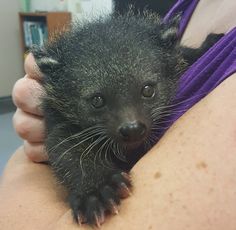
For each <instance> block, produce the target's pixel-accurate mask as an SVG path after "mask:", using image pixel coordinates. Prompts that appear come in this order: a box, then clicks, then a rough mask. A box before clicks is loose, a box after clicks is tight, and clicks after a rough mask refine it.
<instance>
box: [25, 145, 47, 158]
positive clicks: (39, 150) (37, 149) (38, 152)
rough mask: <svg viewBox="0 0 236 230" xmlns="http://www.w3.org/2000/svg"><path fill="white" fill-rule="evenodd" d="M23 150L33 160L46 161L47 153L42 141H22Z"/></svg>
mask: <svg viewBox="0 0 236 230" xmlns="http://www.w3.org/2000/svg"><path fill="white" fill-rule="evenodd" d="M24 151H25V153H26V155H27V157H28V158H29V159H30V160H31V161H33V162H45V161H48V155H47V153H46V151H45V147H44V145H43V143H31V142H28V141H25V142H24Z"/></svg>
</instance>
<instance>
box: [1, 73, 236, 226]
mask: <svg viewBox="0 0 236 230" xmlns="http://www.w3.org/2000/svg"><path fill="white" fill-rule="evenodd" d="M235 98H236V74H235V75H233V76H231V77H230V78H228V79H227V80H226V81H224V82H223V83H222V84H221V85H220V86H218V87H217V88H216V89H215V90H214V91H213V92H212V93H211V94H209V95H208V96H207V97H206V98H205V99H203V100H202V101H200V102H199V103H198V104H197V105H195V106H194V107H193V108H192V109H190V110H189V111H188V112H187V113H186V114H185V115H184V116H183V117H181V118H180V119H179V120H178V121H177V122H176V123H175V124H174V125H173V126H172V127H171V128H170V129H169V131H168V132H167V133H166V135H165V136H164V137H163V138H162V139H161V141H160V142H159V143H158V144H157V145H156V146H154V148H153V149H152V150H151V151H150V152H149V153H147V154H146V155H145V156H144V158H142V159H141V160H140V161H139V162H138V163H137V165H135V167H134V168H133V170H132V176H133V183H134V191H133V195H132V196H131V197H130V198H128V199H126V200H123V201H122V204H121V206H120V213H119V214H118V215H117V216H112V218H110V217H109V218H107V221H106V222H105V223H104V225H103V226H102V228H101V229H105V230H106V229H108V230H111V229H113V230H116V229H119V230H120V229H130V230H131V229H134V230H138V229H140V230H145V229H158V230H169V229H171V230H184V229H188V230H222V229H227V230H235V226H236V101H235ZM61 191H62V190H61V189H60V188H59V187H57V186H56V185H55V180H54V179H53V177H52V174H51V171H50V169H49V167H48V166H46V165H43V164H34V163H32V162H30V161H29V160H28V159H27V158H26V156H25V154H24V151H23V149H22V148H20V149H18V150H17V152H16V153H15V154H14V155H13V157H12V158H11V160H10V161H9V163H8V165H7V168H6V170H5V173H4V175H3V179H2V182H1V189H0V204H1V209H0V223H1V229H2V230H5V229H12V230H15V229H36V230H38V229H39V230H40V229H44V230H45V229H55V230H60V229H63V230H67V229H68V230H72V229H90V228H89V227H87V226H86V225H83V226H82V227H81V228H79V227H78V226H77V225H76V224H75V223H73V220H72V216H71V212H70V210H69V208H68V207H67V206H66V204H65V203H64V196H63V193H62V192H61Z"/></svg>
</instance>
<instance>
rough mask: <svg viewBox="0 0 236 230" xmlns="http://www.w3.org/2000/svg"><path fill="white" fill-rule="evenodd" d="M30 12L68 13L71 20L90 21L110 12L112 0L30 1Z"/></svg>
mask: <svg viewBox="0 0 236 230" xmlns="http://www.w3.org/2000/svg"><path fill="white" fill-rule="evenodd" d="M31 10H32V11H58V10H59V11H63V10H64V11H66V10H68V11H70V12H72V13H73V18H74V19H76V18H78V19H84V18H85V19H86V20H89V19H92V18H93V17H96V16H98V15H101V14H107V13H110V12H111V11H112V0H50V1H49V0H31Z"/></svg>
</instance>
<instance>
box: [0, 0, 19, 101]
mask: <svg viewBox="0 0 236 230" xmlns="http://www.w3.org/2000/svg"><path fill="white" fill-rule="evenodd" d="M19 11H20V1H19V0H10V1H8V0H0V97H4V96H10V95H11V91H12V87H13V85H14V83H15V81H16V80H17V79H19V78H20V77H22V76H23V64H22V56H21V48H20V32H19V20H18V12H19Z"/></svg>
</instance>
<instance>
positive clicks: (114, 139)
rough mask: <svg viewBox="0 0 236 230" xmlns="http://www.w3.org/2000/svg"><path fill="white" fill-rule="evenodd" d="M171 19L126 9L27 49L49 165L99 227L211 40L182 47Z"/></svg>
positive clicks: (80, 215)
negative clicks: (37, 85)
mask: <svg viewBox="0 0 236 230" xmlns="http://www.w3.org/2000/svg"><path fill="white" fill-rule="evenodd" d="M177 23H178V20H177V18H175V19H174V20H172V21H170V22H169V23H168V24H163V23H162V22H161V20H160V18H159V17H158V16H157V15H156V14H151V13H145V14H144V15H142V16H141V15H134V14H132V12H129V13H127V14H126V15H124V16H118V17H117V16H109V17H105V18H100V19H98V20H95V21H93V22H91V23H87V24H85V25H83V26H79V25H75V27H74V28H73V29H72V30H71V31H69V32H67V33H64V34H63V35H61V36H60V37H59V38H58V39H57V40H56V41H54V42H51V43H49V44H48V45H46V46H45V47H44V48H35V49H33V54H34V56H35V58H36V62H37V64H38V65H39V67H40V69H41V71H42V73H43V74H44V77H43V82H42V84H43V86H44V89H45V92H46V94H45V96H44V98H43V103H42V105H43V109H44V115H45V122H46V129H47V132H46V149H47V152H48V155H49V162H50V164H51V167H52V169H53V171H54V173H55V175H56V177H57V178H58V180H59V182H61V183H62V184H63V185H64V186H65V187H66V189H67V191H68V200H69V204H70V207H71V209H72V211H73V216H74V219H75V220H76V221H77V222H79V223H81V222H84V221H86V222H88V223H89V224H91V225H98V226H99V225H100V224H101V223H102V222H103V221H104V213H106V212H111V213H116V212H117V205H118V204H120V199H121V198H122V196H127V195H128V193H129V188H130V187H131V181H130V178H129V175H128V172H129V169H130V168H131V167H132V166H133V164H134V162H135V161H137V160H138V159H139V157H140V155H139V153H140V152H141V151H144V152H146V151H147V150H148V149H149V148H150V147H151V146H152V144H153V143H154V142H155V129H156V127H157V125H158V119H159V118H160V117H161V115H162V114H163V110H164V108H165V106H167V105H169V104H170V102H171V99H172V98H173V95H174V93H175V91H176V87H177V84H178V79H179V76H180V74H181V73H182V72H183V71H185V70H186V68H187V67H188V66H189V65H190V64H191V63H192V62H194V61H195V60H196V59H197V58H198V57H199V56H201V54H202V53H204V52H205V51H206V50H207V49H208V48H209V47H210V46H211V45H212V44H213V43H215V41H216V40H217V39H218V38H219V36H218V35H213V34H211V35H210V36H208V38H207V39H206V41H205V42H204V43H203V45H202V46H201V47H200V48H199V49H191V48H187V47H182V46H181V45H180V44H179V40H178V38H177V36H176V32H177ZM153 139H154V140H153ZM153 141H154V142H153Z"/></svg>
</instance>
